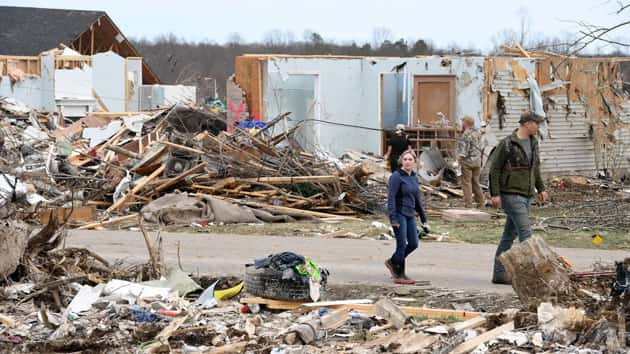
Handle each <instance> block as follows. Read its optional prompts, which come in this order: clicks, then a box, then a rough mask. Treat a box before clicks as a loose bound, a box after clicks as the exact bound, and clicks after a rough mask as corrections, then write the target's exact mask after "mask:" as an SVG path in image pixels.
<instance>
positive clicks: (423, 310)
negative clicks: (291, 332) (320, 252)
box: [240, 297, 481, 328]
mask: <svg viewBox="0 0 630 354" xmlns="http://www.w3.org/2000/svg"><path fill="white" fill-rule="evenodd" d="M240 301H241V303H243V304H260V305H267V307H268V308H270V309H276V310H296V309H298V308H300V307H305V308H309V309H313V308H317V307H318V305H319V307H332V308H348V309H353V310H356V311H360V312H365V313H369V314H374V305H372V304H361V303H353V304H344V303H342V304H338V305H336V304H335V301H330V302H313V303H303V302H299V301H280V300H271V299H265V298H261V297H251V298H241V300H240ZM347 301H353V300H347ZM358 301H359V302H361V300H358ZM341 302H343V301H341ZM306 305H308V306H306ZM399 308H400V309H401V310H402V312H403V313H405V315H407V316H427V317H430V318H448V317H454V318H457V319H459V320H461V321H466V320H469V319H472V318H477V317H479V316H481V313H480V312H467V311H458V310H446V309H432V308H427V307H413V306H399ZM471 328H472V327H471Z"/></svg>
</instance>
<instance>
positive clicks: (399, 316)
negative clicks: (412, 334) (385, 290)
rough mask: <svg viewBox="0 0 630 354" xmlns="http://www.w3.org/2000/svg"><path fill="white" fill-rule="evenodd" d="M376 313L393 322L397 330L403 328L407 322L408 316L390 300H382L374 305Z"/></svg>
mask: <svg viewBox="0 0 630 354" xmlns="http://www.w3.org/2000/svg"><path fill="white" fill-rule="evenodd" d="M374 313H375V314H376V315H377V316H379V317H382V318H384V319H385V320H387V322H391V323H392V324H394V326H396V328H403V327H404V326H405V322H407V315H405V313H404V312H403V311H402V310H401V309H400V308H399V307H398V306H396V304H394V303H393V302H392V301H391V300H390V299H387V298H385V299H381V300H379V301H378V302H377V303H376V304H374Z"/></svg>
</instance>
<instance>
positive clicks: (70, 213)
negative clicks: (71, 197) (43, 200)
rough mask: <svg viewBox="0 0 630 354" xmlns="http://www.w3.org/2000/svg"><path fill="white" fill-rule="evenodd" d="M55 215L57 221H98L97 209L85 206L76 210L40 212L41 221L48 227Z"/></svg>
mask: <svg viewBox="0 0 630 354" xmlns="http://www.w3.org/2000/svg"><path fill="white" fill-rule="evenodd" d="M51 214H55V217H54V218H55V219H56V220H65V219H68V220H69V221H83V222H88V221H92V220H94V219H96V207H94V206H83V207H76V208H56V209H41V210H40V211H39V221H40V222H41V223H42V224H43V225H46V224H48V221H49V220H50V215H51Z"/></svg>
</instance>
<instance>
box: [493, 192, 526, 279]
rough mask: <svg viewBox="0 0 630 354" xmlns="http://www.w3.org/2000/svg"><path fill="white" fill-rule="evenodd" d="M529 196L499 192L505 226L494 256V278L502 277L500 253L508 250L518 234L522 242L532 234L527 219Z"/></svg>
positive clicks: (503, 271)
mask: <svg viewBox="0 0 630 354" xmlns="http://www.w3.org/2000/svg"><path fill="white" fill-rule="evenodd" d="M531 201H532V199H531V198H528V197H525V196H522V195H519V194H501V207H502V208H503V211H505V216H506V218H505V228H504V229H503V236H501V241H500V242H499V247H498V248H497V252H496V254H495V258H494V276H493V278H494V279H497V278H504V277H505V276H506V274H505V268H504V267H503V264H501V262H500V261H499V256H500V255H501V253H503V252H505V251H507V250H509V249H510V248H511V247H512V244H513V243H514V240H515V239H516V237H517V236H518V239H519V241H520V242H523V241H525V240H527V239H528V238H530V237H531V236H532V228H531V224H530V221H529V210H530V207H531Z"/></svg>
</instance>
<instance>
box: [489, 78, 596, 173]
mask: <svg viewBox="0 0 630 354" xmlns="http://www.w3.org/2000/svg"><path fill="white" fill-rule="evenodd" d="M519 84H520V82H518V80H517V79H515V78H514V75H513V74H512V72H510V71H501V72H497V73H496V75H495V78H494V80H493V83H492V89H493V90H494V91H496V92H499V94H500V95H501V96H502V97H503V99H504V102H505V115H504V124H503V129H502V130H499V129H497V131H498V132H497V138H503V137H505V136H507V135H509V134H511V133H512V131H514V129H516V128H518V126H519V124H518V120H519V118H520V115H521V114H522V113H523V112H525V111H528V110H529V97H528V96H526V95H522V94H521V92H522V91H521V92H518V93H519V94H517V93H516V92H517V91H516V87H518V86H519ZM549 101H551V103H550V104H549V105H548V108H547V119H548V122H549V124H548V136H546V137H545V138H544V139H543V140H542V141H541V143H540V154H541V163H542V168H543V173H544V174H563V173H576V172H577V173H590V174H592V173H593V172H594V171H595V149H594V146H593V143H592V141H591V139H590V136H589V126H588V124H587V121H586V113H585V112H586V109H585V106H584V104H583V103H581V102H571V104H570V105H569V106H568V107H567V97H566V96H552V97H549Z"/></svg>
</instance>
